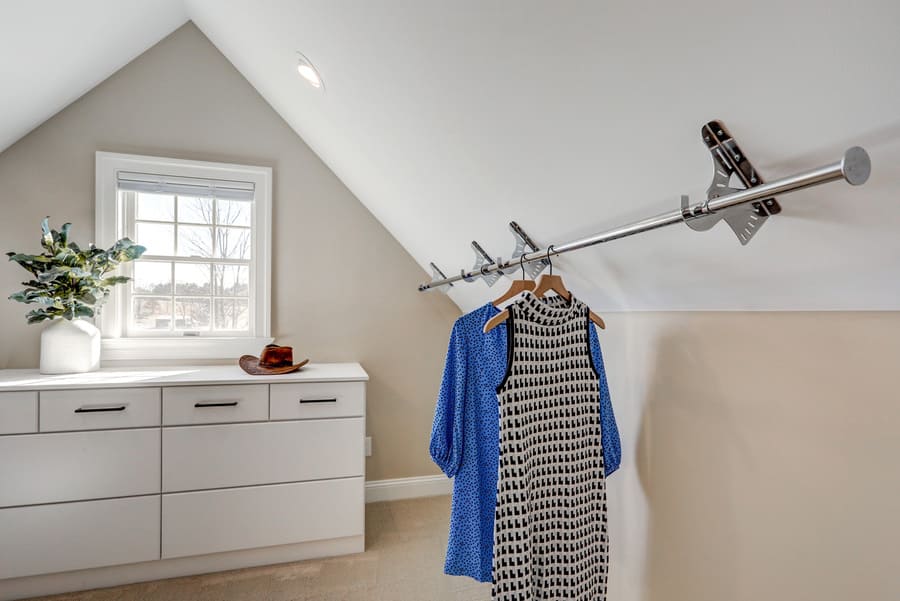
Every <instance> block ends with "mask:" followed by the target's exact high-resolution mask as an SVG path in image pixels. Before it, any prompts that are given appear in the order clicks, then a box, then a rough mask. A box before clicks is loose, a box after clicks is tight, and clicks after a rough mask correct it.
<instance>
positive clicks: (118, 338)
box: [94, 152, 272, 361]
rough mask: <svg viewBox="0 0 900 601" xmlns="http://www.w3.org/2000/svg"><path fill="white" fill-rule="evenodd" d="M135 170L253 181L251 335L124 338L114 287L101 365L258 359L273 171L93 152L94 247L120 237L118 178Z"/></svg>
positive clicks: (265, 321)
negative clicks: (251, 355)
mask: <svg viewBox="0 0 900 601" xmlns="http://www.w3.org/2000/svg"><path fill="white" fill-rule="evenodd" d="M119 171H137V172H147V173H165V174H166V175H174V176H183V177H195V178H196V177H200V178H207V179H219V180H233V181H246V182H252V183H253V184H254V186H255V190H256V193H255V199H254V221H253V223H254V228H255V237H254V247H253V253H254V254H253V256H254V257H258V258H259V261H258V263H257V265H256V269H255V270H254V272H255V281H254V298H253V301H254V305H255V309H254V314H255V321H254V324H253V335H252V336H240V337H221V336H208V337H197V338H194V337H188V336H185V337H165V338H163V337H153V338H150V337H148V338H133V337H123V335H122V332H123V331H124V324H123V323H122V322H123V317H124V314H125V311H124V306H123V296H124V294H123V293H122V292H121V290H120V289H121V286H116V287H114V288H113V291H112V294H111V295H110V298H109V300H108V301H107V303H106V304H105V305H104V306H103V308H102V310H101V312H100V320H99V321H100V323H98V324H97V325H98V327H99V328H100V332H101V334H102V336H103V338H102V343H101V344H102V349H103V354H102V357H103V360H104V361H121V360H170V359H171V360H184V359H187V360H190V359H237V358H238V357H240V356H241V355H243V354H254V355H256V354H259V352H260V350H261V349H262V347H263V346H265V345H266V344H268V343H270V342H272V338H271V336H270V333H271V289H272V283H271V280H272V260H271V259H272V248H271V239H272V169H271V168H269V167H257V166H250V165H233V164H228V163H211V162H205V161H186V160H180V159H169V158H163V157H152V156H139V155H132V154H118V153H112V152H98V153H97V155H96V180H95V182H96V206H95V233H94V239H95V244H96V245H97V246H99V247H104V248H108V247H110V246H112V245H113V244H115V242H116V240H118V239H119V238H122V237H123V236H124V231H125V220H124V215H123V214H122V213H123V211H121V210H120V203H119V200H118V186H117V173H118V172H119Z"/></svg>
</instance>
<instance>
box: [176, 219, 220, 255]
mask: <svg viewBox="0 0 900 601" xmlns="http://www.w3.org/2000/svg"><path fill="white" fill-rule="evenodd" d="M212 231H213V229H212V228H211V227H206V226H202V225H179V226H178V256H180V257H211V256H212Z"/></svg>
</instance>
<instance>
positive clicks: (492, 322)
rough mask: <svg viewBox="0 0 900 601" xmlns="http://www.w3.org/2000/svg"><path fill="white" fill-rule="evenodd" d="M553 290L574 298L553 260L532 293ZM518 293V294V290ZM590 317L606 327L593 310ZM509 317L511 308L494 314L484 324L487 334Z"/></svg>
mask: <svg viewBox="0 0 900 601" xmlns="http://www.w3.org/2000/svg"><path fill="white" fill-rule="evenodd" d="M552 250H553V245H550V247H548V248H547V260H548V261H549V260H550V252H551V251H552ZM517 281H518V280H517ZM513 286H515V282H513ZM513 286H511V287H510V289H512V288H513ZM551 290H552V291H553V292H555V293H556V294H558V295H559V296H561V297H563V298H564V299H566V300H571V299H572V293H571V292H569V290H568V289H567V288H566V285H565V283H563V279H562V277H560V276H559V275H553V263H552V262H551V263H550V273H549V274H546V273H545V274H544V275H542V276H541V279H540V280H538V283H537V287H536V288H535V289H534V292H533V293H532V294H534V295H535V296H536V297H538V298H544V294H546V293H547V292H550V291H551ZM520 292H521V291H520ZM516 294H518V292H517V293H516ZM505 296H506V295H505V294H504V295H503V296H502V297H500V298H503V297H505ZM510 298H511V297H510ZM504 300H505V299H504ZM497 304H498V303H497V301H495V302H494V305H497ZM588 317H589V318H590V320H591V321H592V322H594V323H595V324H597V327H598V328H600V329H601V330H605V329H606V323H604V321H603V318H602V317H600V316H599V315H597V314H596V313H594V312H593V311H590V313H589V314H588ZM507 319H509V310H508V309H504V310H503V311H501V312H500V313H498V314H496V315H494V316H493V317H492V318H490V319H489V320H488V322H487V323H486V324H484V333H485V334H487V333H488V332H490V331H491V330H493V329H494V328H496V327H497V326H499V325H500V324H501V323H503V322H504V321H506V320H507Z"/></svg>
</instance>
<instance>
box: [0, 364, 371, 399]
mask: <svg viewBox="0 0 900 601" xmlns="http://www.w3.org/2000/svg"><path fill="white" fill-rule="evenodd" d="M368 379H369V374H367V373H366V371H365V370H364V369H363V368H362V366H361V365H360V364H359V363H310V364H308V365H306V366H304V367H303V368H302V369H301V370H300V371H296V372H293V373H290V374H283V375H280V376H251V375H250V374H248V373H246V372H245V371H244V370H242V369H241V368H240V367H238V366H237V365H179V366H169V367H122V368H118V367H117V368H103V369H100V370H98V371H92V372H88V373H84V374H63V375H45V374H41V373H40V372H38V370H36V369H2V370H0V392H9V391H23V390H72V389H77V388H120V387H129V388H130V387H146V386H190V385H201V384H271V383H285V382H365V381H367V380H368Z"/></svg>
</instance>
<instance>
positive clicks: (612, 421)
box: [588, 324, 622, 476]
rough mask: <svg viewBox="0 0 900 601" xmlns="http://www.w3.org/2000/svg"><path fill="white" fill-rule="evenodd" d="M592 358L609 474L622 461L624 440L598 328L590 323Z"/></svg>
mask: <svg viewBox="0 0 900 601" xmlns="http://www.w3.org/2000/svg"><path fill="white" fill-rule="evenodd" d="M588 330H589V331H590V334H589V336H590V344H591V358H592V359H593V361H594V371H596V372H597V377H598V378H600V424H601V426H600V427H601V438H602V442H603V464H604V467H605V469H606V475H607V476H609V475H610V474H612V473H613V472H615V471H616V470H617V469H619V465H620V464H621V462H622V442H621V440H620V439H619V426H618V425H617V424H616V415H615V413H614V412H613V406H612V399H611V398H610V396H609V385H608V384H607V382H606V369H605V368H604V367H603V353H602V352H601V351H600V340H599V338H597V329H596V328H594V326H593V324H589V327H588Z"/></svg>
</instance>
